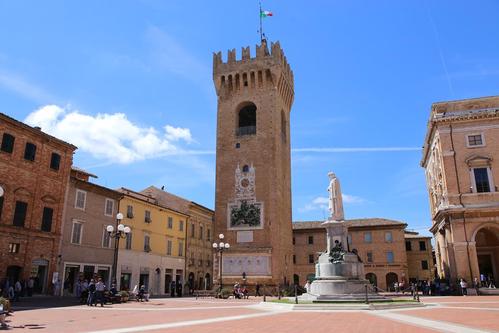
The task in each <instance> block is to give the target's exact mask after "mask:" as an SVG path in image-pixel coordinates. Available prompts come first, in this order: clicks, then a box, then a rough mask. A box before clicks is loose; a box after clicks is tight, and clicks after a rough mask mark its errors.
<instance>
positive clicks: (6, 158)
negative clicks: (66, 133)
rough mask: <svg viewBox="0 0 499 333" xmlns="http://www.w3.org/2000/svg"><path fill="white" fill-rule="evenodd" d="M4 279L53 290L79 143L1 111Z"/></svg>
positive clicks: (0, 236)
mask: <svg viewBox="0 0 499 333" xmlns="http://www.w3.org/2000/svg"><path fill="white" fill-rule="evenodd" d="M0 140H1V144H0V187H1V189H0V193H3V195H2V196H0V263H1V264H0V279H4V278H7V279H8V280H9V281H10V282H11V283H13V282H15V281H16V280H19V279H25V280H27V279H28V278H29V277H34V279H35V292H49V291H52V281H53V280H54V281H57V280H58V279H59V275H58V259H59V258H58V255H59V248H60V241H61V228H62V216H63V210H64V201H65V197H66V189H67V184H68V180H69V173H70V169H71V165H72V161H73V153H74V151H75V150H76V147H75V146H73V145H71V144H69V143H66V142H64V141H62V140H59V139H57V138H54V137H52V136H50V135H48V134H46V133H44V132H42V130H41V129H40V128H34V127H31V126H28V125H26V124H24V123H21V122H19V121H17V120H15V119H12V118H10V117H8V116H7V115H4V114H2V113H0Z"/></svg>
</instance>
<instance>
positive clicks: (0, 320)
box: [0, 304, 7, 328]
mask: <svg viewBox="0 0 499 333" xmlns="http://www.w3.org/2000/svg"><path fill="white" fill-rule="evenodd" d="M6 316H7V311H5V310H4V308H3V304H0V328H7V323H6V322H5V317H6Z"/></svg>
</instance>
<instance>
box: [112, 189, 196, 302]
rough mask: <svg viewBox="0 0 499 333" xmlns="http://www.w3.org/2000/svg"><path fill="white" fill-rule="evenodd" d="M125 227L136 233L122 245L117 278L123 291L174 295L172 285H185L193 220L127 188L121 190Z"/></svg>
mask: <svg viewBox="0 0 499 333" xmlns="http://www.w3.org/2000/svg"><path fill="white" fill-rule="evenodd" d="M119 192H121V193H122V194H123V195H124V196H123V198H122V199H121V200H120V206H119V207H120V212H121V213H122V214H123V215H124V219H123V221H122V223H123V224H125V225H127V226H129V227H130V228H131V229H132V231H131V233H130V234H129V236H128V237H127V238H126V239H125V240H123V241H121V242H120V244H119V247H120V249H119V254H118V266H117V276H118V277H119V281H118V286H119V288H120V289H133V288H134V286H135V285H138V286H141V285H144V286H145V287H146V289H148V290H149V292H150V293H151V294H152V295H165V294H169V293H170V287H171V282H172V281H175V282H176V284H180V285H182V286H183V284H184V281H185V250H186V249H185V246H186V242H185V232H186V221H187V220H188V218H189V216H188V215H187V214H184V213H181V212H179V211H176V210H173V209H170V208H168V207H165V206H162V205H161V204H159V202H158V200H157V199H155V198H153V197H151V196H148V195H145V194H143V193H139V192H135V191H132V190H129V189H126V188H121V189H120V190H119Z"/></svg>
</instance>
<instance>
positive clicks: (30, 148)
mask: <svg viewBox="0 0 499 333" xmlns="http://www.w3.org/2000/svg"><path fill="white" fill-rule="evenodd" d="M35 155H36V145H35V144H34V143H31V142H26V147H25V148H24V159H25V160H27V161H34V160H35Z"/></svg>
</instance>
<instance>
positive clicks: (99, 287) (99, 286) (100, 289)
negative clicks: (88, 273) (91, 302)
mask: <svg viewBox="0 0 499 333" xmlns="http://www.w3.org/2000/svg"><path fill="white" fill-rule="evenodd" d="M105 290H106V285H105V284H104V282H102V278H99V280H98V281H97V283H96V284H95V294H96V297H97V299H96V301H95V305H97V302H99V303H100V306H101V307H103V306H104V291H105Z"/></svg>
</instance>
